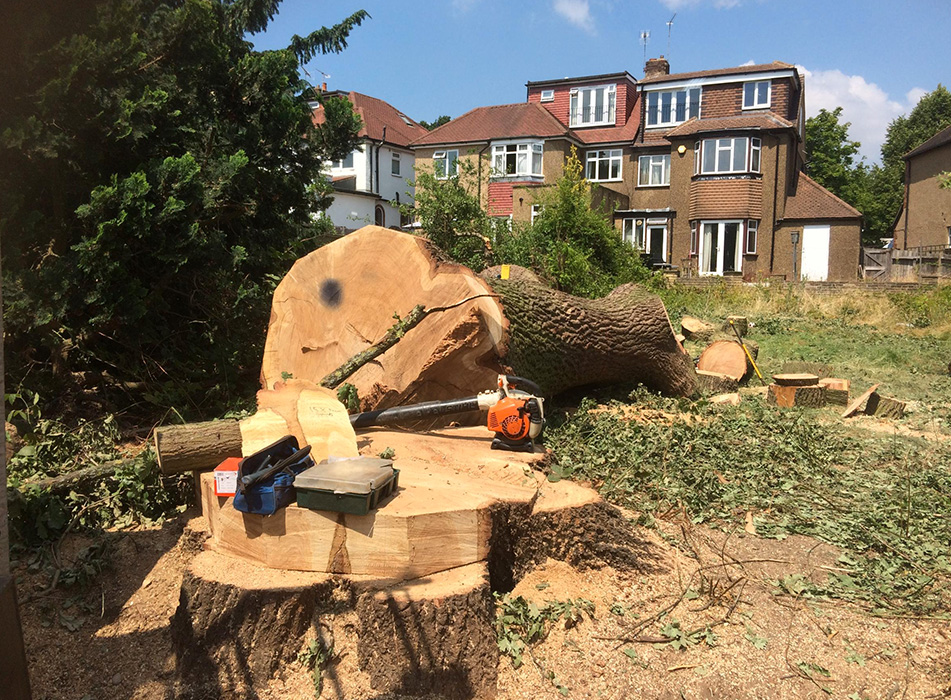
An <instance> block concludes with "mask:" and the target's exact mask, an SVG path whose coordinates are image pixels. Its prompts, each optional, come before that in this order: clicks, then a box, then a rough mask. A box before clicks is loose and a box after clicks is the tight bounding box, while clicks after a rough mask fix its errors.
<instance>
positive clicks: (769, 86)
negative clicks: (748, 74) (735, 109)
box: [743, 80, 773, 109]
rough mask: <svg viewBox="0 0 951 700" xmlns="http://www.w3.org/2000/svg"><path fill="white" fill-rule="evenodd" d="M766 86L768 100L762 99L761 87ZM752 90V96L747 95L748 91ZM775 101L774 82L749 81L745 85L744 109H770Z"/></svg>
mask: <svg viewBox="0 0 951 700" xmlns="http://www.w3.org/2000/svg"><path fill="white" fill-rule="evenodd" d="M763 83H765V84H766V99H765V101H764V100H762V99H761V96H760V85H762V84H763ZM748 88H751V89H752V99H751V100H750V99H748V98H750V97H751V96H750V95H748V94H747V89H748ZM772 100H773V81H772V80H747V81H746V82H745V83H743V109H768V108H769V106H770V104H771V103H772Z"/></svg>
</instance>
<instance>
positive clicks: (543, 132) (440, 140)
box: [413, 102, 568, 146]
mask: <svg viewBox="0 0 951 700" xmlns="http://www.w3.org/2000/svg"><path fill="white" fill-rule="evenodd" d="M567 133H568V129H567V128H566V127H565V125H564V124H562V123H561V122H559V121H558V120H557V119H555V117H554V116H552V114H551V112H549V111H548V110H547V109H545V108H544V107H542V106H541V105H540V104H538V103H536V102H520V103H518V104H513V105H495V106H493V107H476V108H475V109H473V110H470V111H468V112H466V113H465V114H463V115H462V116H459V117H456V118H455V119H453V120H452V121H451V122H448V123H446V124H443V125H442V126H440V127H438V128H436V129H433V130H432V131H430V132H428V133H426V134H424V135H423V136H422V137H421V138H417V139H416V140H415V141H414V142H413V145H414V146H436V145H440V144H449V143H472V142H478V141H492V140H495V139H507V138H523V137H528V136H535V137H540V138H550V137H553V136H564V135H566V134H567Z"/></svg>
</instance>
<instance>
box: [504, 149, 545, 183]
mask: <svg viewBox="0 0 951 700" xmlns="http://www.w3.org/2000/svg"><path fill="white" fill-rule="evenodd" d="M492 174H493V175H494V176H496V177H510V176H519V175H527V176H538V177H540V176H541V174H542V144H540V143H503V144H497V145H495V146H492Z"/></svg>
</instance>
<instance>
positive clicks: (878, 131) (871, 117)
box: [797, 66, 927, 162]
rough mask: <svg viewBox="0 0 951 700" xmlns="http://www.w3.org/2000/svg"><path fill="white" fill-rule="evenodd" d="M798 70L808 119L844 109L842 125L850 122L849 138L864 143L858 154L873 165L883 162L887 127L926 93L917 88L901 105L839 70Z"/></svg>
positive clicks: (876, 87) (909, 92) (841, 119)
mask: <svg viewBox="0 0 951 700" xmlns="http://www.w3.org/2000/svg"><path fill="white" fill-rule="evenodd" d="M797 68H798V69H799V72H800V73H802V74H803V77H804V79H805V84H806V116H807V117H814V116H815V115H817V114H818V113H819V110H820V109H825V110H828V111H830V112H831V111H832V110H834V109H835V108H836V107H841V108H842V116H841V118H840V121H843V122H851V126H850V127H849V137H850V138H851V139H852V140H854V141H859V142H861V144H862V146H861V148H860V149H859V154H860V155H863V156H865V157H866V158H867V159H868V160H869V161H872V162H878V161H879V159H880V158H881V147H882V142H883V141H884V140H885V130H886V129H887V128H888V124H889V123H890V122H891V121H892V120H893V119H895V117H898V116H901V115H902V114H907V113H908V112H910V111H911V110H912V108H914V106H915V105H916V104H918V100H920V99H921V97H922V95H924V94H925V93H926V92H927V91H926V90H923V89H921V88H917V87H916V88H913V89H911V90H909V91H908V92H907V93H906V94H905V96H904V100H903V101H899V100H895V99H892V98H891V97H889V95H888V93H886V92H885V91H884V90H883V89H882V88H880V87H879V86H878V85H876V84H875V83H870V82H868V81H867V80H866V79H865V78H863V77H862V76H861V75H846V74H845V73H843V72H842V71H840V70H838V69H833V70H817V71H810V70H808V69H807V68H804V67H803V66H797Z"/></svg>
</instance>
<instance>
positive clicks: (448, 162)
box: [433, 151, 459, 180]
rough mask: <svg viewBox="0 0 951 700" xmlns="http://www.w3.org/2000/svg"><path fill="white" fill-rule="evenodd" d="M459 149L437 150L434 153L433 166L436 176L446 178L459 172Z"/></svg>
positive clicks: (441, 178)
mask: <svg viewBox="0 0 951 700" xmlns="http://www.w3.org/2000/svg"><path fill="white" fill-rule="evenodd" d="M458 161H459V151H436V152H435V153H433V166H434V168H435V171H436V178H437V179H439V180H445V179H446V178H450V177H455V176H456V175H457V174H458V173H459V163H458Z"/></svg>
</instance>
